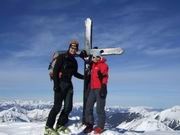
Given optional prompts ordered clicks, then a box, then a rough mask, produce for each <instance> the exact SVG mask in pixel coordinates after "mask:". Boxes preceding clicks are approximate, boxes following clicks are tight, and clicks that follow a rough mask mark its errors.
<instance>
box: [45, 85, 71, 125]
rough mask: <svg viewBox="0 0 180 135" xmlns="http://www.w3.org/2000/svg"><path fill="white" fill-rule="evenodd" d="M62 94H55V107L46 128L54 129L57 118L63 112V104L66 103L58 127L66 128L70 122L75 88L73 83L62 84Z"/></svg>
mask: <svg viewBox="0 0 180 135" xmlns="http://www.w3.org/2000/svg"><path fill="white" fill-rule="evenodd" d="M60 88H61V91H60V92H54V105H53V107H52V109H51V111H50V113H49V116H48V119H47V122H46V126H48V127H50V128H53V126H54V124H55V121H56V116H57V114H58V113H59V112H60V111H61V107H62V102H64V107H63V110H62V111H61V113H60V115H59V119H58V121H57V125H61V126H64V125H65V124H66V123H67V122H68V116H69V113H70V112H71V111H72V107H73V87H72V83H71V82H60Z"/></svg>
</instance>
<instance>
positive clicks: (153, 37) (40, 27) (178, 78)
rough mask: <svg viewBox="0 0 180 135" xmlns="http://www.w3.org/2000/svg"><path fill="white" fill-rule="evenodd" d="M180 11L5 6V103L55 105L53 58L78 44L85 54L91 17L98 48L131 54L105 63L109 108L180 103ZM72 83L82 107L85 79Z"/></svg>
mask: <svg viewBox="0 0 180 135" xmlns="http://www.w3.org/2000/svg"><path fill="white" fill-rule="evenodd" d="M179 6H180V1H179V0H71V1H70V0H28V1H25V0H1V1H0V99H17V98H18V99H37V100H38V99H46V100H52V99H53V91H52V82H50V80H49V77H48V70H47V68H48V64H49V61H50V59H51V56H52V53H53V52H54V51H56V50H65V49H67V48H68V43H69V40H70V39H72V38H76V39H78V40H79V42H80V48H82V49H83V46H84V21H85V19H86V18H88V17H90V18H91V19H92V20H93V46H98V47H99V48H105V47H122V48H124V49H125V53H124V54H123V55H121V56H107V57H106V58H107V60H108V64H109V69H110V71H109V74H110V75H109V76H110V77H109V83H108V99H107V105H120V106H139V105H143V106H152V107H171V106H174V105H180V100H179V97H180V8H179ZM77 60H78V63H79V72H80V73H83V62H82V60H81V59H79V58H77ZM73 82H74V101H75V102H81V101H82V92H83V90H82V89H83V81H81V80H77V79H76V78H73Z"/></svg>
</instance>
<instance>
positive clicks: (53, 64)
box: [48, 52, 60, 80]
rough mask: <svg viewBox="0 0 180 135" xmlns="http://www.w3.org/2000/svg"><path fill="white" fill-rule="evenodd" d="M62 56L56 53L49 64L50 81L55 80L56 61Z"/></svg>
mask: <svg viewBox="0 0 180 135" xmlns="http://www.w3.org/2000/svg"><path fill="white" fill-rule="evenodd" d="M59 55H60V53H59V52H55V53H54V54H53V56H52V60H51V62H50V63H49V67H48V70H49V77H50V80H52V79H53V70H54V66H55V64H56V61H57V57H58V56H59Z"/></svg>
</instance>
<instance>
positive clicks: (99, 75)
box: [97, 70, 104, 81]
mask: <svg viewBox="0 0 180 135" xmlns="http://www.w3.org/2000/svg"><path fill="white" fill-rule="evenodd" d="M97 74H98V78H99V80H100V81H102V79H103V77H104V76H103V74H102V73H101V71H100V70H99V71H98V72H97Z"/></svg>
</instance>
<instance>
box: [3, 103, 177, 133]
mask: <svg viewBox="0 0 180 135" xmlns="http://www.w3.org/2000/svg"><path fill="white" fill-rule="evenodd" d="M52 105H53V104H52V102H49V101H22V100H16V101H8V102H6V101H0V123H2V124H3V123H7V122H8V123H9V122H13V123H14V122H26V123H31V122H43V123H45V121H46V120H47V116H48V114H49V111H50V109H51V107H52ZM159 110H160V109H159ZM159 110H157V109H153V108H150V107H128V108H125V107H107V108H106V115H107V121H106V128H107V129H112V130H111V132H119V131H121V130H122V129H123V130H125V131H137V132H138V131H145V132H153V131H164V132H172V131H178V130H180V106H174V107H172V108H168V109H165V110H161V111H159ZM81 115H82V103H75V104H74V107H73V110H72V112H71V114H70V117H69V118H70V123H71V124H72V125H78V124H80V122H81ZM108 133H110V132H108Z"/></svg>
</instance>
